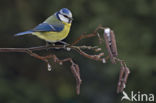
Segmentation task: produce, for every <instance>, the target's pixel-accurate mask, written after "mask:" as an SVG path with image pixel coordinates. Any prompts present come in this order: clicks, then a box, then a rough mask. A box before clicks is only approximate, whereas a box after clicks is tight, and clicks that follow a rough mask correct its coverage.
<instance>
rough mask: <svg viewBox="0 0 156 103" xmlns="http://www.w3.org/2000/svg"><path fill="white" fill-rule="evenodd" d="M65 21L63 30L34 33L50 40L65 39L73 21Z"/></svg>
mask: <svg viewBox="0 0 156 103" xmlns="http://www.w3.org/2000/svg"><path fill="white" fill-rule="evenodd" d="M63 23H64V29H63V30H62V31H61V32H52V31H50V32H34V33H33V34H32V35H35V36H37V37H39V38H41V39H43V40H45V41H48V42H57V41H61V40H63V39H65V38H66V37H67V36H68V34H69V31H70V27H71V23H65V22H63Z"/></svg>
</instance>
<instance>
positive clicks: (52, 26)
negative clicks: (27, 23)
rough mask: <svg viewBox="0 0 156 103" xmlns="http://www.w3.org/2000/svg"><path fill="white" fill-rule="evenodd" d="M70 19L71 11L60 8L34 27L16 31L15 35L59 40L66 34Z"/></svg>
mask: <svg viewBox="0 0 156 103" xmlns="http://www.w3.org/2000/svg"><path fill="white" fill-rule="evenodd" d="M72 20H73V18H72V13H71V11H70V10H69V9H67V8H62V9H61V10H60V11H58V12H56V13H54V14H53V15H51V16H50V17H48V18H47V19H46V20H45V21H44V22H43V23H41V24H39V25H37V26H36V27H35V28H33V29H31V30H28V31H25V32H21V33H17V34H15V36H21V35H26V34H32V35H35V36H37V37H39V38H40V39H43V40H45V41H47V42H52V43H55V42H59V41H61V40H63V39H65V38H66V37H67V36H68V34H69V31H70V27H71V24H72Z"/></svg>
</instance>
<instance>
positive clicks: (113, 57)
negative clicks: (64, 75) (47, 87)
mask: <svg viewBox="0 0 156 103" xmlns="http://www.w3.org/2000/svg"><path fill="white" fill-rule="evenodd" d="M99 30H103V31H104V32H103V35H102V36H101V35H100V34H99V32H98V31H99ZM95 36H97V37H98V41H99V44H102V42H103V41H105V43H104V44H105V46H106V49H107V52H108V54H109V55H108V56H105V57H104V51H102V49H101V48H100V47H99V46H86V45H82V46H78V45H77V44H78V43H79V41H81V40H82V39H87V38H91V37H95ZM47 49H64V50H67V51H70V50H74V51H76V52H77V53H79V54H80V55H82V56H84V57H86V58H89V59H92V60H95V61H101V62H102V63H106V61H107V60H108V59H110V61H111V62H112V63H113V64H116V63H117V62H119V63H120V65H121V68H120V76H119V82H118V86H117V93H120V92H122V91H123V90H124V88H125V87H126V83H127V78H128V75H129V73H130V71H129V69H128V67H127V66H126V63H125V62H124V61H123V60H120V59H119V58H118V57H117V56H118V52H117V45H116V39H115V34H114V32H113V31H112V30H111V29H110V28H104V27H102V26H98V27H97V28H96V29H95V31H94V32H93V33H90V34H83V35H81V36H80V37H79V38H78V39H76V40H75V41H74V42H72V43H71V44H69V45H50V46H48V47H47V46H38V47H31V48H0V52H24V53H27V54H29V55H30V56H33V57H35V58H37V59H40V60H42V61H44V62H46V63H47V68H48V70H49V71H50V70H51V65H50V63H49V59H53V61H54V62H55V63H58V64H60V65H63V63H64V62H70V63H71V67H70V68H71V71H72V73H73V75H74V77H75V79H76V84H77V85H76V93H77V94H80V85H81V82H82V80H81V78H80V70H79V66H78V64H76V63H75V62H74V61H73V60H72V58H70V57H69V58H65V59H63V60H60V59H59V58H58V57H57V56H56V55H55V54H54V53H53V54H49V55H46V56H40V55H38V54H37V53H34V52H35V51H41V50H47ZM84 50H88V51H90V50H92V51H94V53H95V54H94V55H93V54H88V53H87V52H85V51H84ZM97 53H98V54H97Z"/></svg>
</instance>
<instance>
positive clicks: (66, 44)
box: [58, 41, 70, 48]
mask: <svg viewBox="0 0 156 103" xmlns="http://www.w3.org/2000/svg"><path fill="white" fill-rule="evenodd" d="M58 42H59V43H62V44H63V45H64V48H66V46H68V45H70V44H68V43H66V42H64V41H58Z"/></svg>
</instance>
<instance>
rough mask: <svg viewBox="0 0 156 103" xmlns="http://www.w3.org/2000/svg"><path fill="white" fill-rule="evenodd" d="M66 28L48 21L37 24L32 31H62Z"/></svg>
mask: <svg viewBox="0 0 156 103" xmlns="http://www.w3.org/2000/svg"><path fill="white" fill-rule="evenodd" d="M63 28H64V26H63V25H59V26H56V25H50V24H48V23H41V24H39V25H38V26H36V27H35V28H34V29H32V31H34V32H38V31H40V32H44V31H54V32H60V31H62V30H63Z"/></svg>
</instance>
